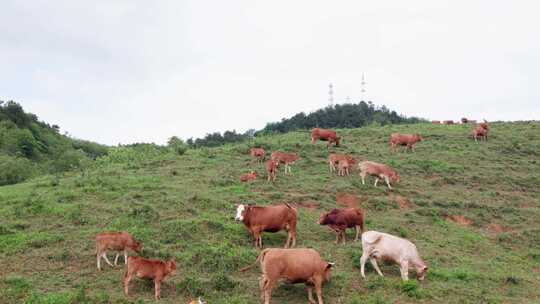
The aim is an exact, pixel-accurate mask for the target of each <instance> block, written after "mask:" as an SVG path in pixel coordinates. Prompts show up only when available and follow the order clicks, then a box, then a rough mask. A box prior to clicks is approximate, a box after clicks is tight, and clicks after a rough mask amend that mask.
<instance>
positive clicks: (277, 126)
mask: <svg viewBox="0 0 540 304" xmlns="http://www.w3.org/2000/svg"><path fill="white" fill-rule="evenodd" d="M422 121H423V120H422V119H420V118H417V117H405V116H403V115H399V114H397V113H396V111H390V110H389V109H388V108H387V107H386V106H381V107H377V106H375V105H374V104H373V103H372V102H371V101H370V102H367V103H366V102H364V101H361V102H359V103H357V104H353V103H346V104H338V105H334V106H328V107H326V108H324V109H319V110H317V111H315V112H312V113H309V114H305V113H304V112H301V113H298V114H296V115H294V116H292V117H291V118H283V119H282V120H281V121H280V122H272V123H268V124H267V125H266V127H264V128H263V129H262V130H259V131H255V130H248V131H247V132H245V133H237V132H236V131H234V130H233V131H225V132H224V133H223V134H221V133H219V132H214V133H209V134H207V135H206V136H205V137H203V138H197V139H195V140H194V139H192V138H190V139H188V140H187V144H188V145H189V146H191V147H195V148H197V147H217V146H221V145H223V144H226V143H238V142H242V141H245V140H248V139H251V138H253V136H257V135H260V134H267V133H276V132H278V133H286V132H289V131H294V130H299V129H304V130H305V129H311V128H317V127H318V128H359V127H363V126H367V125H369V124H373V123H374V124H376V125H382V126H384V125H388V124H403V123H409V124H410V123H418V122H422Z"/></svg>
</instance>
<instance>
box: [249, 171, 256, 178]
mask: <svg viewBox="0 0 540 304" xmlns="http://www.w3.org/2000/svg"><path fill="white" fill-rule="evenodd" d="M249 174H251V176H253V177H257V172H255V171H251V172H250V173H249Z"/></svg>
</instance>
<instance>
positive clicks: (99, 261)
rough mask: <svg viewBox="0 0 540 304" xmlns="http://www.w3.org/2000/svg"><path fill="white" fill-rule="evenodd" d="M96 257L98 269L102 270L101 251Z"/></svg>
mask: <svg viewBox="0 0 540 304" xmlns="http://www.w3.org/2000/svg"><path fill="white" fill-rule="evenodd" d="M96 258H97V269H98V270H101V252H98V253H97V254H96Z"/></svg>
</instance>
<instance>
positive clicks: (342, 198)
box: [336, 192, 360, 208]
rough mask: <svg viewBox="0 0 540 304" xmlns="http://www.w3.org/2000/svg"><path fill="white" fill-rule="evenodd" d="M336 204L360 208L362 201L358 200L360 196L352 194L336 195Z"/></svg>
mask: <svg viewBox="0 0 540 304" xmlns="http://www.w3.org/2000/svg"><path fill="white" fill-rule="evenodd" d="M336 203H337V204H338V205H340V206H345V207H351V208H358V207H360V200H359V199H358V196H356V195H354V194H350V193H339V192H338V193H336Z"/></svg>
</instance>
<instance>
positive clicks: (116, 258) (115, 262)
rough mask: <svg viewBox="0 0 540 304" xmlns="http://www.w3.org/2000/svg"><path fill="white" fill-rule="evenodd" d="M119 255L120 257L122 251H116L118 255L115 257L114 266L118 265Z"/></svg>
mask: <svg viewBox="0 0 540 304" xmlns="http://www.w3.org/2000/svg"><path fill="white" fill-rule="evenodd" d="M118 257H120V253H118V252H117V253H116V257H114V266H118Z"/></svg>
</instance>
